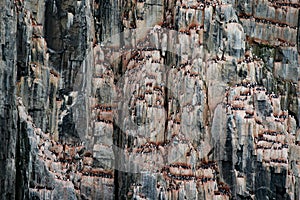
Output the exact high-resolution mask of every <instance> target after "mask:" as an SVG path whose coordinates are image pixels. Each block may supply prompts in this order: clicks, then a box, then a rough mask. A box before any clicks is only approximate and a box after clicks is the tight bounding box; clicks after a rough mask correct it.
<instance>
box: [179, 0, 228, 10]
mask: <svg viewBox="0 0 300 200" xmlns="http://www.w3.org/2000/svg"><path fill="white" fill-rule="evenodd" d="M176 5H177V6H180V7H181V8H184V9H195V10H203V9H204V8H205V7H209V6H212V7H214V8H215V7H216V6H219V5H223V2H222V1H220V0H197V2H196V3H195V4H189V3H188V2H187V1H186V0H180V1H177V4H176Z"/></svg>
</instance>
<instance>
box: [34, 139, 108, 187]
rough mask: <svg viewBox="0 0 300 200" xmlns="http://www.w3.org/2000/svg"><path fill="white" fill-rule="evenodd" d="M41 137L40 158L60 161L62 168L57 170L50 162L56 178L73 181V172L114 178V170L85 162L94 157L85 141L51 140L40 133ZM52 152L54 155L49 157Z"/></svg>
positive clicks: (50, 167)
mask: <svg viewBox="0 0 300 200" xmlns="http://www.w3.org/2000/svg"><path fill="white" fill-rule="evenodd" d="M40 135H41V139H40V143H39V145H38V147H39V151H40V153H39V155H40V158H42V159H44V160H45V161H46V162H50V163H51V162H56V163H57V162H59V163H60V169H58V170H59V171H56V170H55V169H54V168H53V167H52V166H51V164H49V166H48V167H49V171H50V172H51V173H53V174H54V176H55V178H57V179H60V180H64V181H71V180H72V179H73V178H74V175H72V174H73V173H81V174H83V175H85V176H93V177H102V178H109V179H111V178H113V173H112V171H107V170H103V169H100V168H92V167H91V166H89V164H88V163H85V162H84V159H85V158H92V153H91V152H90V151H87V150H86V147H85V146H84V143H76V144H75V143H74V144H66V143H64V144H62V143H60V142H57V141H54V140H51V139H50V138H49V136H48V135H47V134H44V133H40ZM47 152H51V156H52V157H48V156H49V153H47Z"/></svg>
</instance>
